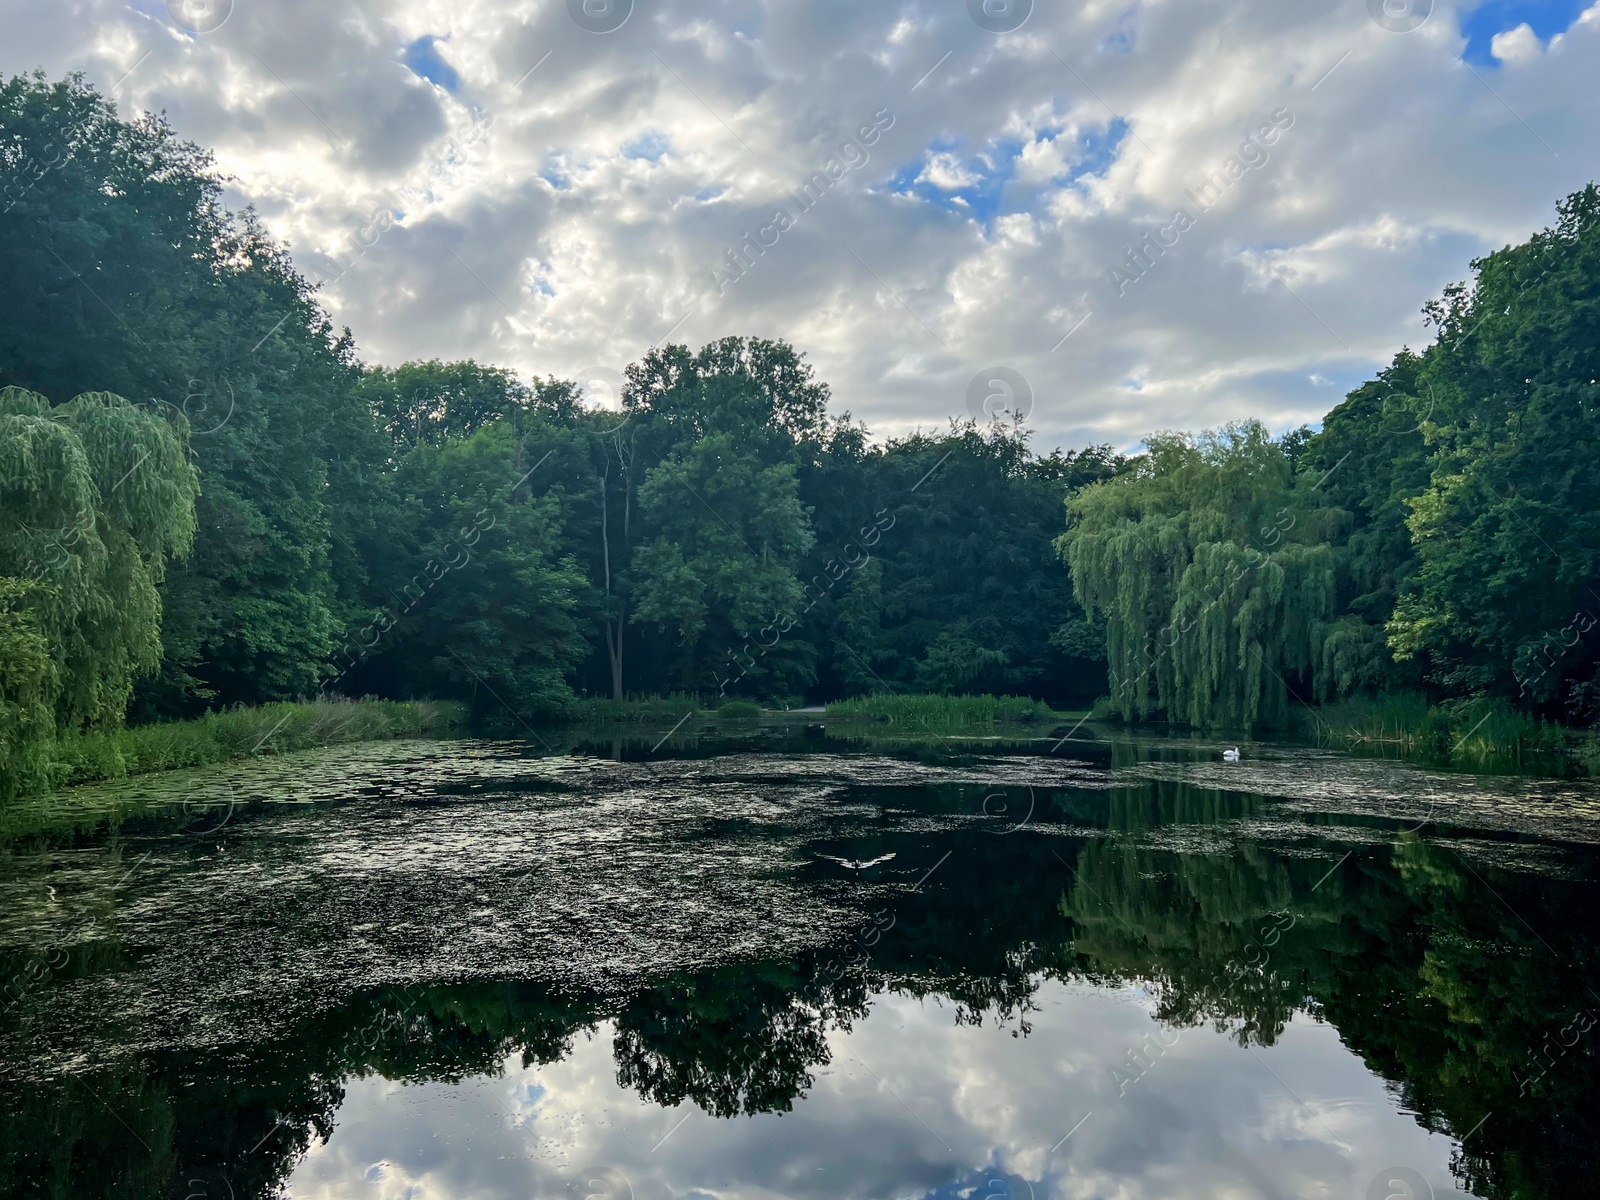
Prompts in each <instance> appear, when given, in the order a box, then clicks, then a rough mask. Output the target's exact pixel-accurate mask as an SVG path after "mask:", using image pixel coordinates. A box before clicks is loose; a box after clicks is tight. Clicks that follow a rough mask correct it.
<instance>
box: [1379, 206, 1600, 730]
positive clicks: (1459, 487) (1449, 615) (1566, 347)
mask: <svg viewBox="0 0 1600 1200" xmlns="http://www.w3.org/2000/svg"><path fill="white" fill-rule="evenodd" d="M1472 266H1473V272H1474V278H1473V281H1472V284H1471V285H1470V286H1469V285H1467V284H1457V285H1455V286H1453V287H1450V288H1447V289H1446V290H1445V293H1444V296H1443V298H1442V299H1440V300H1438V301H1436V302H1434V303H1433V304H1430V305H1429V306H1428V309H1427V311H1428V313H1429V315H1430V318H1431V319H1432V320H1433V321H1434V323H1435V324H1437V326H1438V328H1439V338H1438V341H1437V342H1436V343H1435V344H1434V345H1432V346H1430V347H1429V348H1428V350H1427V351H1426V352H1425V353H1424V354H1423V355H1422V357H1421V362H1420V364H1419V365H1418V367H1417V370H1416V376H1417V383H1416V391H1417V394H1418V399H1417V401H1416V403H1417V404H1418V405H1419V406H1421V407H1423V409H1424V411H1426V412H1427V420H1426V422H1425V424H1424V426H1423V428H1424V432H1425V433H1426V434H1427V437H1428V440H1429V442H1430V444H1431V445H1432V447H1433V458H1432V470H1431V473H1430V478H1429V480H1428V484H1427V487H1426V488H1425V489H1424V490H1423V491H1422V492H1421V494H1420V495H1418V496H1416V497H1415V499H1414V500H1412V502H1411V509H1412V511H1411V515H1410V519H1409V522H1408V524H1409V527H1410V531H1411V535H1412V540H1413V543H1414V545H1415V551H1416V555H1417V560H1418V566H1417V569H1416V571H1415V574H1414V575H1412V576H1410V577H1409V578H1408V579H1407V580H1406V581H1405V584H1404V587H1403V588H1402V592H1401V596H1400V599H1399V602H1398V603H1397V605H1396V608H1395V614H1394V618H1393V620H1392V622H1391V624H1390V644H1391V646H1392V647H1393V649H1394V651H1395V653H1396V654H1397V655H1398V656H1399V657H1401V658H1404V659H1410V658H1416V657H1419V656H1423V655H1426V657H1427V663H1428V670H1429V674H1430V677H1431V678H1432V680H1433V681H1434V682H1435V683H1436V684H1437V685H1438V686H1439V687H1440V688H1442V689H1444V690H1445V691H1447V692H1449V693H1452V694H1472V693H1476V692H1489V693H1496V694H1500V695H1503V696H1508V697H1515V696H1525V698H1526V699H1527V701H1528V702H1530V703H1533V704H1536V705H1538V706H1540V707H1542V708H1544V709H1545V710H1546V711H1547V712H1550V713H1552V714H1561V713H1563V712H1564V711H1567V710H1568V708H1569V706H1570V702H1571V700H1572V699H1573V697H1574V691H1575V689H1581V688H1583V687H1585V686H1587V685H1589V684H1590V683H1591V681H1593V680H1594V678H1595V672H1596V668H1597V665H1600V649H1597V647H1596V642H1597V640H1600V639H1596V638H1594V637H1589V638H1588V639H1587V641H1584V642H1583V645H1581V646H1577V645H1576V644H1575V641H1574V640H1569V638H1568V636H1567V635H1568V633H1569V631H1571V630H1573V628H1574V622H1575V621H1578V622H1580V623H1582V624H1583V627H1584V632H1587V630H1588V629H1592V628H1593V626H1594V624H1596V623H1597V621H1600V617H1597V615H1596V614H1600V473H1597V472H1596V471H1595V469H1594V455H1595V449H1596V445H1597V435H1596V432H1595V429H1596V419H1597V417H1600V384H1597V383H1596V380H1597V379H1600V188H1596V187H1595V186H1594V185H1593V184H1591V185H1589V186H1588V187H1586V188H1584V189H1583V190H1582V191H1580V192H1577V193H1575V194H1574V195H1572V196H1570V197H1568V198H1567V199H1566V200H1565V201H1563V202H1562V203H1561V205H1560V206H1559V219H1558V220H1557V222H1556V224H1555V226H1554V227H1553V228H1550V229H1546V230H1544V231H1542V232H1540V233H1538V234H1535V235H1534V237H1533V238H1532V239H1531V240H1529V241H1528V242H1526V243H1525V244H1523V245H1520V246H1512V247H1507V248H1505V249H1503V250H1498V251H1496V252H1495V253H1493V254H1490V255H1488V256H1486V257H1484V258H1481V259H1478V260H1476V261H1475V262H1474V263H1473V264H1472ZM1577 640H1582V639H1581V638H1580V639H1577ZM1553 649H1554V650H1555V651H1557V652H1556V653H1552V650H1553ZM1569 651H1572V652H1570V653H1569Z"/></svg>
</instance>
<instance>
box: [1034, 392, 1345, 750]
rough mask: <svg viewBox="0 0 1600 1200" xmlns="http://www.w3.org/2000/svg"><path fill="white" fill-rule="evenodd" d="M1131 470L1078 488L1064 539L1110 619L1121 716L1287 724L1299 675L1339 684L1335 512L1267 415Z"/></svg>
mask: <svg viewBox="0 0 1600 1200" xmlns="http://www.w3.org/2000/svg"><path fill="white" fill-rule="evenodd" d="M1146 445H1147V448H1148V451H1149V452H1148V453H1147V454H1146V455H1144V456H1143V457H1141V458H1140V459H1138V460H1136V463H1135V466H1134V468H1133V470H1131V471H1130V472H1128V473H1126V474H1124V475H1120V476H1118V477H1117V478H1115V479H1112V480H1109V481H1107V482H1104V483H1100V484H1096V485H1095V486H1093V487H1089V488H1086V489H1084V490H1083V491H1081V492H1079V493H1077V494H1076V495H1075V496H1074V497H1072V499H1071V500H1070V501H1069V502H1068V505H1067V514H1068V529H1067V532H1066V533H1064V534H1063V535H1062V536H1061V537H1060V538H1059V539H1058V541H1057V543H1056V546H1057V549H1058V550H1059V551H1060V553H1061V555H1062V557H1063V558H1064V559H1065V560H1066V562H1067V564H1068V566H1069V567H1070V568H1071V571H1072V579H1073V586H1074V588H1075V589H1076V591H1077V594H1078V599H1079V601H1080V603H1082V604H1083V606H1084V608H1085V609H1087V610H1088V611H1089V612H1090V613H1092V614H1094V615H1097V616H1103V617H1104V619H1105V624H1106V651H1107V657H1108V659H1109V666H1110V675H1111V700H1112V704H1113V706H1114V707H1115V709H1116V710H1117V711H1118V712H1119V713H1120V714H1121V715H1122V716H1123V717H1124V718H1125V719H1143V718H1147V717H1150V716H1152V715H1154V714H1155V713H1157V712H1161V713H1163V714H1165V715H1166V716H1167V717H1168V718H1170V719H1172V720H1179V721H1186V722H1189V723H1190V724H1194V725H1207V726H1224V725H1225V726H1236V727H1249V726H1254V725H1263V726H1277V725H1281V724H1283V723H1284V721H1285V719H1286V717H1287V715H1288V705H1289V703H1290V696H1289V683H1290V681H1291V680H1297V681H1303V682H1304V683H1305V684H1307V685H1308V686H1309V687H1310V688H1311V689H1312V690H1313V691H1315V692H1316V693H1317V694H1318V695H1319V696H1320V695H1326V694H1327V693H1328V692H1329V691H1330V690H1331V689H1332V688H1333V687H1334V686H1336V683H1337V678H1336V677H1337V675H1338V672H1337V670H1336V669H1334V668H1335V667H1336V666H1337V664H1338V661H1339V659H1338V656H1337V654H1334V653H1330V647H1336V646H1337V645H1338V644H1339V640H1338V638H1337V637H1336V635H1337V634H1338V633H1339V632H1340V628H1341V627H1340V625H1339V624H1338V623H1337V622H1335V621H1334V619H1333V616H1334V603H1335V569H1334V568H1335V562H1334V553H1333V550H1332V548H1331V547H1330V546H1329V545H1328V544H1327V537H1326V534H1327V532H1328V529H1327V522H1328V520H1329V517H1328V515H1327V510H1324V509H1321V508H1318V507H1317V505H1316V500H1315V496H1314V495H1313V494H1312V493H1313V491H1314V489H1313V488H1308V487H1306V486H1304V484H1303V482H1302V483H1297V481H1296V479H1295V476H1294V471H1293V467H1292V464H1291V463H1290V461H1289V458H1288V456H1287V455H1286V454H1285V453H1284V450H1283V447H1282V446H1281V445H1279V444H1278V443H1277V442H1274V441H1273V440H1272V438H1271V437H1270V436H1269V435H1268V433H1267V431H1266V429H1265V428H1264V427H1262V426H1261V425H1260V424H1259V423H1258V422H1254V421H1251V422H1243V423H1240V424H1237V425H1230V426H1227V427H1225V428H1224V429H1222V430H1220V431H1217V432H1215V433H1206V434H1203V435H1201V436H1200V437H1198V438H1194V437H1190V436H1188V435H1186V434H1158V435H1156V436H1155V437H1153V438H1151V439H1150V440H1149V441H1148V442H1147V443H1146Z"/></svg>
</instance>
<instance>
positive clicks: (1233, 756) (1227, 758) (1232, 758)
mask: <svg viewBox="0 0 1600 1200" xmlns="http://www.w3.org/2000/svg"><path fill="white" fill-rule="evenodd" d="M1222 761H1223V762H1238V761H1239V749H1238V747H1237V746H1235V747H1234V748H1233V749H1232V750H1224V751H1223V752H1222Z"/></svg>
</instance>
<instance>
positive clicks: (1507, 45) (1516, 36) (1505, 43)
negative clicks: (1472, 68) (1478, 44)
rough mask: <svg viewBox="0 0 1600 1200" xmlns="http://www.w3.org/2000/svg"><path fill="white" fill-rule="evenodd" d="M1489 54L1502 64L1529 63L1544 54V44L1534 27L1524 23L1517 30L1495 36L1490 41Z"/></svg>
mask: <svg viewBox="0 0 1600 1200" xmlns="http://www.w3.org/2000/svg"><path fill="white" fill-rule="evenodd" d="M1489 52H1490V53H1491V54H1493V55H1494V56H1495V57H1496V58H1498V59H1499V60H1500V61H1501V62H1527V61H1528V60H1530V59H1534V58H1538V57H1539V56H1540V55H1541V54H1543V53H1544V44H1543V43H1542V42H1540V41H1539V35H1538V34H1536V33H1535V32H1534V31H1533V27H1532V26H1531V25H1529V24H1528V23H1527V22H1526V21H1524V22H1523V23H1522V24H1521V25H1518V26H1517V27H1516V28H1515V29H1508V30H1506V31H1505V32H1504V33H1497V34H1495V35H1494V37H1492V38H1491V39H1490V40H1489Z"/></svg>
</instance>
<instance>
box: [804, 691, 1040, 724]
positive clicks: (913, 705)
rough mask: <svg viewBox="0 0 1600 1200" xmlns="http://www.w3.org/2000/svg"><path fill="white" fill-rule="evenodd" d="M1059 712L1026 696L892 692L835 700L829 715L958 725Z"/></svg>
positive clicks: (1031, 718) (1032, 718) (1037, 717)
mask: <svg viewBox="0 0 1600 1200" xmlns="http://www.w3.org/2000/svg"><path fill="white" fill-rule="evenodd" d="M1058 715H1059V714H1057V713H1056V712H1054V711H1053V710H1052V709H1051V708H1050V706H1049V705H1048V704H1045V703H1044V702H1043V701H1040V700H1030V699H1028V698H1027V697H1026V696H895V695H884V694H879V695H876V696H858V697H857V698H856V699H854V700H836V701H834V702H833V703H832V704H830V705H828V716H830V717H860V718H865V719H867V720H873V721H890V722H894V723H897V724H907V723H909V724H917V725H931V726H948V727H961V726H964V725H986V724H993V723H994V722H995V721H1049V720H1054V719H1055V718H1056V717H1057V716H1058Z"/></svg>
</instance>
